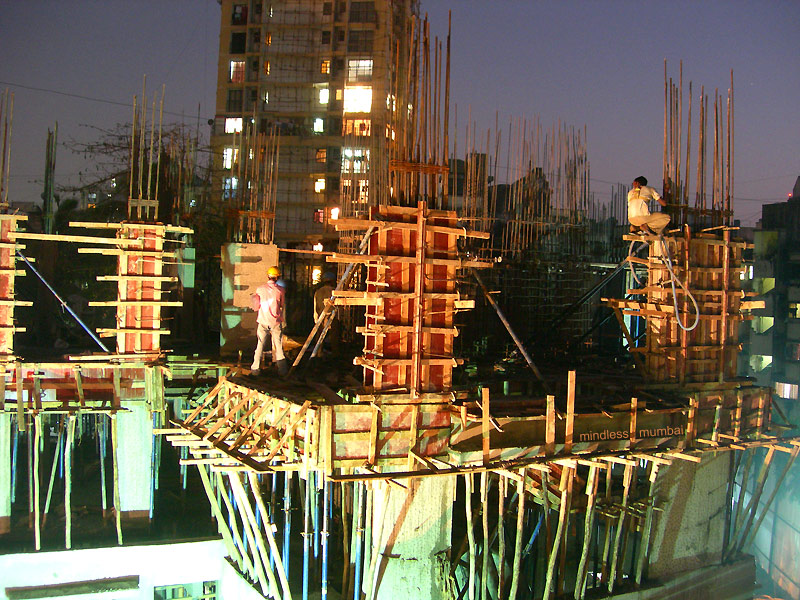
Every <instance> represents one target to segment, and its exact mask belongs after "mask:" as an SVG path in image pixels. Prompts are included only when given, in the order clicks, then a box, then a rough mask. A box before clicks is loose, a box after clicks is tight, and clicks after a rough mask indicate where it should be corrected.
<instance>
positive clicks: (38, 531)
mask: <svg viewBox="0 0 800 600" xmlns="http://www.w3.org/2000/svg"><path fill="white" fill-rule="evenodd" d="M41 437H42V415H40V414H36V416H35V417H34V418H33V538H34V544H35V547H36V549H37V550H41V549H42V528H41V519H40V518H39V497H40V496H41V492H40V490H39V455H40V454H41V452H40V450H39V442H40V440H41Z"/></svg>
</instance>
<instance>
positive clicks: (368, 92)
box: [342, 86, 372, 113]
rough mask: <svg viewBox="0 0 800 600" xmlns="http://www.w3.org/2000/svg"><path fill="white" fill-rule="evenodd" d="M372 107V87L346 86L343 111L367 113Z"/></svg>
mask: <svg viewBox="0 0 800 600" xmlns="http://www.w3.org/2000/svg"><path fill="white" fill-rule="evenodd" d="M371 109H372V88H371V87H369V86H355V87H346V88H345V89H344V102H343V104H342V111H343V112H345V113H367V112H369V111H370V110H371Z"/></svg>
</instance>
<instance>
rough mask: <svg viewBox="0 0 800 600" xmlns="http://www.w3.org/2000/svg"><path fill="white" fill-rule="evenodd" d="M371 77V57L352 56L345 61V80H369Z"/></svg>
mask: <svg viewBox="0 0 800 600" xmlns="http://www.w3.org/2000/svg"><path fill="white" fill-rule="evenodd" d="M371 79H372V59H368V58H354V59H351V60H348V61H347V81H350V82H358V81H369V80H371Z"/></svg>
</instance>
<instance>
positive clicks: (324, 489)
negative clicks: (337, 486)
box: [321, 479, 333, 600]
mask: <svg viewBox="0 0 800 600" xmlns="http://www.w3.org/2000/svg"><path fill="white" fill-rule="evenodd" d="M330 485H331V484H330V482H328V481H325V480H324V479H323V483H322V595H321V600H328V514H329V507H328V497H329V496H333V494H330V493H329V486H330Z"/></svg>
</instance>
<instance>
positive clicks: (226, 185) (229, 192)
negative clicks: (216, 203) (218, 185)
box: [222, 177, 239, 198]
mask: <svg viewBox="0 0 800 600" xmlns="http://www.w3.org/2000/svg"><path fill="white" fill-rule="evenodd" d="M238 187H239V179H238V178H236V177H223V178H222V197H223V198H232V197H233V193H234V191H236V189H237V188H238Z"/></svg>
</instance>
